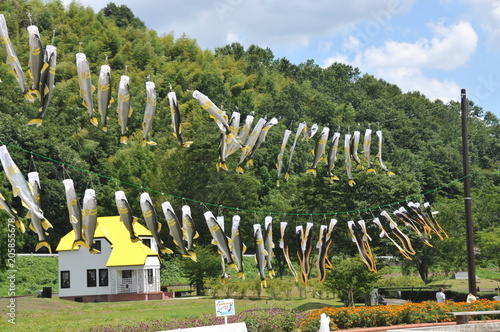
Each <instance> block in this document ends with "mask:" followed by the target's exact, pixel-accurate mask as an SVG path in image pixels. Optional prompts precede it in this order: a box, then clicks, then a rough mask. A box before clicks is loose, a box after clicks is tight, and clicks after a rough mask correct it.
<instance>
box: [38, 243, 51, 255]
mask: <svg viewBox="0 0 500 332" xmlns="http://www.w3.org/2000/svg"><path fill="white" fill-rule="evenodd" d="M42 247H45V248H47V249H48V250H49V253H52V249H50V244H49V243H48V242H47V241H40V242H38V243H37V244H36V247H35V251H38V250H40V249H41V248H42Z"/></svg>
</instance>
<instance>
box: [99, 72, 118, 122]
mask: <svg viewBox="0 0 500 332" xmlns="http://www.w3.org/2000/svg"><path fill="white" fill-rule="evenodd" d="M111 91H112V89H111V67H110V66H109V65H102V66H101V70H100V72H99V81H98V83H97V106H98V110H99V113H101V124H102V130H103V131H108V109H109V108H110V107H111V104H112V103H114V102H115V100H114V99H113V97H112V96H111Z"/></svg>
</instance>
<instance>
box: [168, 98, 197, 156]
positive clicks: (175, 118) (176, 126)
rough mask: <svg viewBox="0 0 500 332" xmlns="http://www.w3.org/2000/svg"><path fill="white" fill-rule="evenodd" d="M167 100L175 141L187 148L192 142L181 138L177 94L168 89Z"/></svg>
mask: <svg viewBox="0 0 500 332" xmlns="http://www.w3.org/2000/svg"><path fill="white" fill-rule="evenodd" d="M167 97H168V101H169V103H170V115H171V118H172V129H173V130H174V131H173V135H174V137H175V138H177V143H179V145H180V146H182V147H185V148H188V147H190V146H191V144H193V142H191V141H186V142H184V139H183V138H182V120H181V110H180V108H179V103H178V102H177V95H176V94H175V92H174V91H170V92H169V93H168V94H167Z"/></svg>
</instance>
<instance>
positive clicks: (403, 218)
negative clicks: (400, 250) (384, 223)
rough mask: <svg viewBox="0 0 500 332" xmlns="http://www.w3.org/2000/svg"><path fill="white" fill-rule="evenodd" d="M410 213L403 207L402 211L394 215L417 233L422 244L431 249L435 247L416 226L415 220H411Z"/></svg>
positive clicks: (395, 212)
mask: <svg viewBox="0 0 500 332" xmlns="http://www.w3.org/2000/svg"><path fill="white" fill-rule="evenodd" d="M407 212H408V211H406V209H405V208H404V207H401V208H400V209H398V210H396V211H394V212H393V214H394V215H395V216H396V217H398V218H399V220H401V221H402V222H403V223H404V224H405V225H406V226H409V227H411V229H413V231H414V232H415V233H417V235H418V237H419V238H420V240H422V242H423V243H424V244H425V245H427V246H429V247H432V246H433V245H432V244H431V243H430V242H429V240H428V239H427V238H426V237H425V236H424V235H423V234H422V233H421V232H420V230H419V229H418V227H417V225H416V224H415V221H414V220H413V218H411V217H410V216H409V215H408V213H407Z"/></svg>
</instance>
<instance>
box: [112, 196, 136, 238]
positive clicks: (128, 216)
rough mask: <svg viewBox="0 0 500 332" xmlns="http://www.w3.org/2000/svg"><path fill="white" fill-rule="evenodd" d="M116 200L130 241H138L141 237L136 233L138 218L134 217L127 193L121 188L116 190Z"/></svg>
mask: <svg viewBox="0 0 500 332" xmlns="http://www.w3.org/2000/svg"><path fill="white" fill-rule="evenodd" d="M115 202H116V207H117V209H118V214H119V215H120V221H121V222H122V223H123V225H125V227H126V228H127V230H128V232H129V234H130V241H132V242H138V241H141V239H140V238H139V237H138V236H137V234H135V231H134V224H135V223H136V222H137V218H136V217H134V215H133V213H132V209H131V207H130V204H129V203H128V200H127V197H126V196H125V193H124V192H123V191H121V190H118V191H116V192H115Z"/></svg>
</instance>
